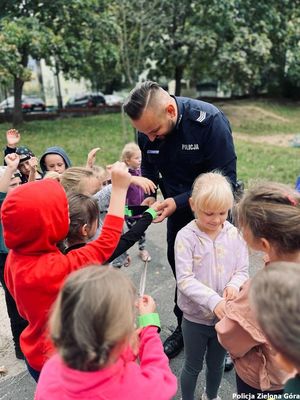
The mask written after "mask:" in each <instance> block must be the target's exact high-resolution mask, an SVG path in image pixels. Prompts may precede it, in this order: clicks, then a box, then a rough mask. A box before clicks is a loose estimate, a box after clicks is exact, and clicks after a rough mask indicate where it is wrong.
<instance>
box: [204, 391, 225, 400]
mask: <svg viewBox="0 0 300 400" xmlns="http://www.w3.org/2000/svg"><path fill="white" fill-rule="evenodd" d="M201 400H209V398H208V397H207V394H206V392H204V393H203V394H202V396H201ZM211 400H222V399H221V397H220V396H217V397H215V398H214V399H211Z"/></svg>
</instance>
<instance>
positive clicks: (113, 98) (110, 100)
mask: <svg viewBox="0 0 300 400" xmlns="http://www.w3.org/2000/svg"><path fill="white" fill-rule="evenodd" d="M104 97H105V101H106V104H107V105H108V106H121V105H122V104H123V98H122V97H121V96H118V95H117V94H106V95H105V96H104Z"/></svg>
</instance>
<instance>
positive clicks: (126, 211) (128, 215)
mask: <svg viewBox="0 0 300 400" xmlns="http://www.w3.org/2000/svg"><path fill="white" fill-rule="evenodd" d="M124 215H125V216H126V217H132V211H131V210H129V208H128V205H126V206H125V211H124Z"/></svg>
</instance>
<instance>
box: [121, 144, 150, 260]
mask: <svg viewBox="0 0 300 400" xmlns="http://www.w3.org/2000/svg"><path fill="white" fill-rule="evenodd" d="M121 161H123V162H124V163H125V164H126V165H127V167H128V171H129V173H130V174H131V175H132V176H133V177H140V176H141V161H142V153H141V150H140V148H139V146H138V145H137V144H136V143H127V144H126V145H125V146H124V148H123V150H122V153H121ZM144 198H145V194H144V191H143V189H142V188H141V187H138V186H136V185H133V184H131V185H130V186H129V188H128V192H127V196H126V204H128V205H129V206H139V205H140V204H141V203H142V202H143V201H144ZM138 218H139V216H136V217H131V218H130V217H127V218H126V224H127V227H128V229H130V228H131V227H132V226H133V225H134V224H135V223H136V221H137V220H138ZM138 246H139V255H140V257H141V259H142V260H143V261H146V260H148V261H151V256H150V254H149V252H148V250H147V249H146V235H145V234H143V235H142V236H141V237H140V239H139V241H138Z"/></svg>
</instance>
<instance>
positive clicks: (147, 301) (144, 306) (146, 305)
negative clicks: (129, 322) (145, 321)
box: [138, 294, 156, 315]
mask: <svg viewBox="0 0 300 400" xmlns="http://www.w3.org/2000/svg"><path fill="white" fill-rule="evenodd" d="M138 309H139V314H140V315H144V314H150V313H153V312H154V311H155V310H156V304H155V301H154V300H153V298H152V297H151V296H148V295H147V294H144V296H142V297H140V298H139V300H138Z"/></svg>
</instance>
